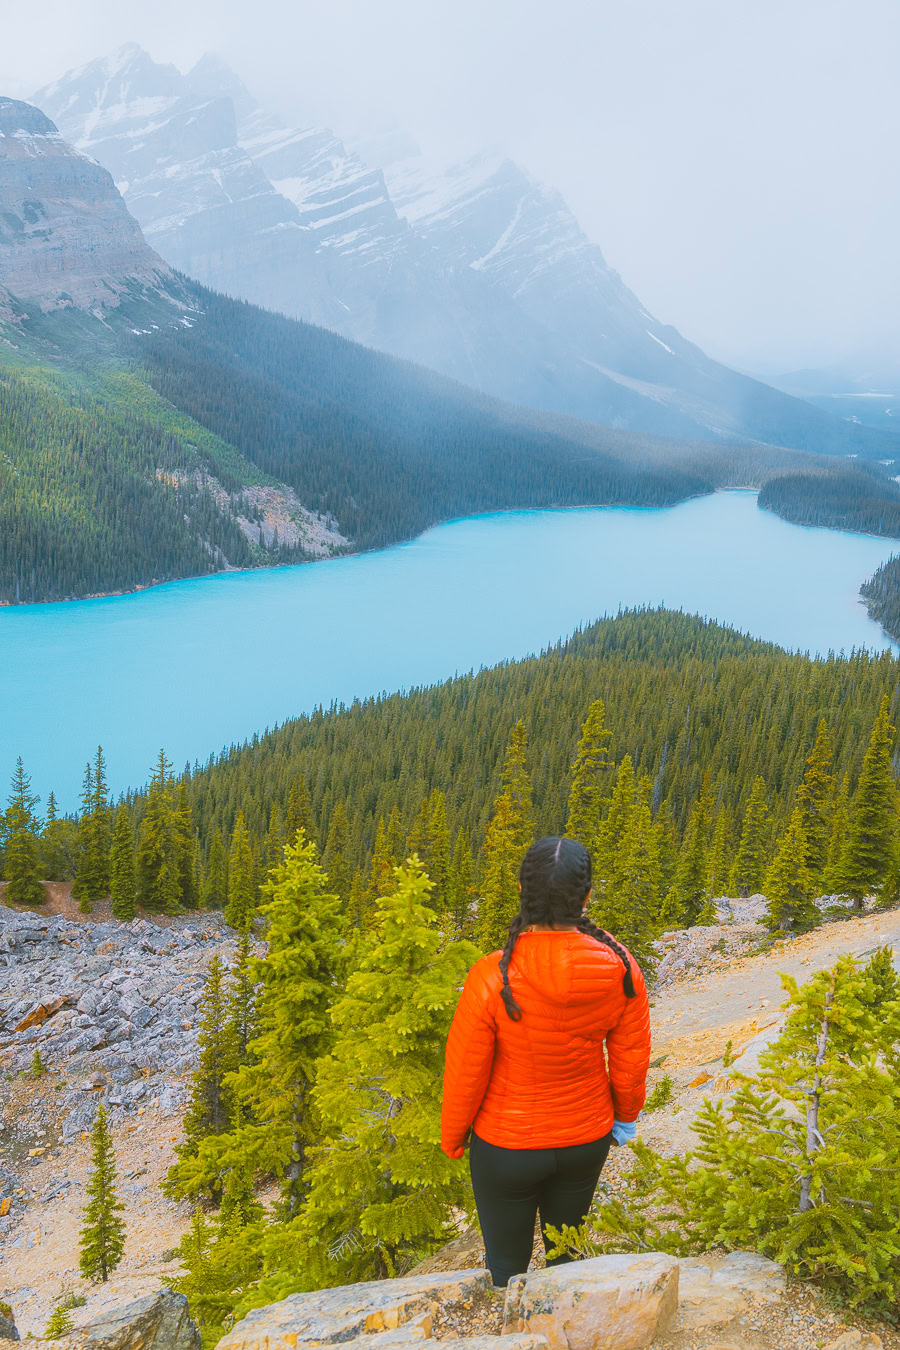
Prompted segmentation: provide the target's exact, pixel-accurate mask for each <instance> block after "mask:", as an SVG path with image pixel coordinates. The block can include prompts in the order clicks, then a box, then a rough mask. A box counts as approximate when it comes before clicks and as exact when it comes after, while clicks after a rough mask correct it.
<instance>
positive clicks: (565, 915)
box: [500, 835, 636, 1022]
mask: <svg viewBox="0 0 900 1350" xmlns="http://www.w3.org/2000/svg"><path fill="white" fill-rule="evenodd" d="M519 882H520V883H521V887H522V899H521V902H520V905H519V912H518V914H516V915H515V917H514V918H513V920H512V922H511V923H510V925H509V936H508V937H507V939H506V946H505V947H504V948H503V954H502V955H501V957H500V974H501V975H502V976H503V988H502V989H501V991H500V993H501V997H502V999H503V1003H504V1006H505V1008H506V1011H507V1014H508V1015H509V1016H510V1017H511V1018H512V1020H513V1021H514V1022H518V1021H519V1020H520V1019H521V1016H522V1009H521V1008H520V1007H519V1005H518V1003H517V1002H516V1000H515V998H514V997H513V992H512V989H511V988H510V986H509V963H510V961H511V960H512V954H513V951H514V949H515V945H516V941H517V939H518V937H519V934H520V933H523V932H524V931H525V929H526V928H530V927H531V925H532V924H533V923H539V924H548V925H551V926H556V925H559V926H560V927H566V926H571V927H573V928H577V930H578V932H579V933H585V934H586V935H587V936H588V937H592V938H594V939H595V940H596V941H597V942H602V943H603V945H604V946H605V947H609V948H610V949H611V950H612V951H614V952H615V954H616V956H618V958H619V960H620V961H621V962H622V965H623V966H624V967H625V975H624V979H623V988H624V990H625V997H626V998H634V997H635V993H636V991H635V987H634V978H633V976H632V973H631V962H630V961H629V959H628V953H627V952H626V950H625V948H624V947H621V946H620V945H619V943H618V942H616V941H615V939H614V938H612V937H611V936H610V935H609V933H607V932H605V931H604V929H602V928H598V927H597V925H596V924H594V923H592V922H591V920H590V919H589V918H588V917H587V915H586V914H585V913H584V908H583V906H584V901H585V897H586V896H587V894H588V891H589V890H590V889H591V855H590V854H589V853H588V851H587V849H586V848H585V847H584V845H583V844H579V843H578V842H577V840H575V839H561V838H559V837H558V836H557V835H548V836H547V837H546V838H544V839H539V840H538V841H537V843H536V844H532V846H531V848H530V849H529V850H528V852H527V853H526V854H525V857H524V858H523V859H522V865H521V867H520V868H519Z"/></svg>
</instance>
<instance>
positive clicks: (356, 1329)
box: [217, 1270, 524, 1350]
mask: <svg viewBox="0 0 900 1350" xmlns="http://www.w3.org/2000/svg"><path fill="white" fill-rule="evenodd" d="M490 1288H491V1277H490V1275H489V1274H488V1272H487V1271H486V1270H448V1271H444V1272H442V1273H440V1274H435V1275H407V1276H405V1277H401V1278H400V1279H396V1280H369V1281H366V1282H365V1283H362V1284H347V1285H342V1286H339V1287H338V1288H337V1289H320V1290H317V1291H316V1292H314V1293H311V1294H291V1295H290V1296H289V1297H288V1298H284V1299H282V1300H281V1302H280V1303H273V1304H270V1305H269V1307H267V1308H256V1309H254V1311H253V1312H251V1313H248V1314H247V1316H246V1317H244V1318H242V1320H241V1321H240V1322H238V1323H236V1325H235V1326H234V1327H233V1328H232V1330H231V1331H229V1332H228V1334H227V1335H226V1336H224V1337H223V1338H222V1340H221V1341H219V1344H218V1347H217V1350H301V1348H302V1347H303V1346H309V1345H319V1346H321V1345H334V1344H336V1343H338V1342H341V1343H346V1342H350V1341H354V1340H357V1339H359V1340H365V1344H366V1347H371V1350H376V1346H377V1342H376V1341H375V1340H374V1338H373V1334H378V1333H384V1332H394V1333H396V1331H397V1329H398V1328H401V1329H404V1330H406V1331H408V1330H409V1329H410V1328H409V1324H410V1323H416V1324H417V1325H418V1326H419V1327H420V1328H421V1331H422V1333H423V1334H424V1335H426V1336H427V1335H430V1333H431V1314H432V1313H433V1312H434V1311H435V1310H436V1309H437V1307H438V1306H439V1305H440V1304H442V1303H449V1302H460V1301H465V1300H466V1299H472V1298H475V1297H476V1296H478V1295H479V1294H485V1293H487V1292H488V1291H489V1290H490ZM386 1339H387V1340H390V1341H391V1342H392V1343H394V1342H395V1341H396V1337H387V1338H386ZM404 1339H406V1338H405V1337H404ZM522 1350H524V1347H523V1348H522Z"/></svg>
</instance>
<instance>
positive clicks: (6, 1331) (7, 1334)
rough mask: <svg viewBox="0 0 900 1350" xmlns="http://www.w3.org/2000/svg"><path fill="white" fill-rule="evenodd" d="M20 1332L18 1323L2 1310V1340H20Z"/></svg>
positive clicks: (0, 1319)
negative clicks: (17, 1328) (17, 1327)
mask: <svg viewBox="0 0 900 1350" xmlns="http://www.w3.org/2000/svg"><path fill="white" fill-rule="evenodd" d="M18 1339H19V1333H18V1331H16V1324H15V1322H13V1320H12V1319H11V1318H9V1317H7V1316H6V1314H5V1313H3V1312H0V1341H6V1342H8V1343H10V1344H11V1343H12V1342H13V1341H18Z"/></svg>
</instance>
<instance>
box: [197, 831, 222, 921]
mask: <svg viewBox="0 0 900 1350" xmlns="http://www.w3.org/2000/svg"><path fill="white" fill-rule="evenodd" d="M200 899H201V903H202V905H203V908H204V909H224V908H225V906H226V904H227V903H228V855H227V853H226V852H225V845H224V844H223V843H222V832H221V830H215V831H214V832H213V837H212V841H211V843H210V846H209V856H208V858H207V859H206V870H205V873H204V876H203V886H202V889H201V892H200Z"/></svg>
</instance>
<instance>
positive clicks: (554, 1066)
mask: <svg viewBox="0 0 900 1350" xmlns="http://www.w3.org/2000/svg"><path fill="white" fill-rule="evenodd" d="M499 961H500V952H492V953H491V955H490V956H485V957H482V959H481V960H480V961H478V962H476V964H475V965H474V966H473V967H472V969H471V970H470V971H469V975H468V978H467V980H466V983H465V987H464V988H463V991H462V996H461V997H460V1000H459V1005H458V1007H457V1009H456V1012H455V1014H454V1016H453V1022H452V1025H451V1027H450V1035H449V1037H448V1040H447V1054H446V1064H445V1069H444V1101H443V1108H442V1111H441V1148H442V1149H443V1150H444V1152H445V1153H446V1154H447V1155H448V1157H451V1158H461V1157H462V1155H463V1149H464V1147H465V1143H466V1139H467V1137H468V1134H469V1130H470V1129H471V1128H473V1127H474V1129H475V1133H476V1134H477V1135H478V1136H479V1138H481V1139H484V1140H485V1141H486V1142H487V1143H489V1144H498V1145H500V1147H501V1148H565V1147H567V1146H568V1145H570V1144H587V1143H590V1142H591V1141H592V1140H594V1139H600V1138H601V1137H602V1136H603V1135H605V1134H608V1133H609V1131H610V1130H611V1129H612V1126H613V1119H614V1118H615V1119H616V1120H621V1121H631V1120H636V1119H637V1116H638V1114H639V1112H640V1109H641V1107H642V1106H643V1104H644V1096H645V1080H646V1076H647V1067H648V1065H649V1062H650V1009H649V1005H648V1002H647V990H646V987H645V985H644V980H643V976H642V975H641V972H640V969H639V967H638V964H637V962H636V961H635V960H634V958H633V957H631V969H632V974H633V977H634V987H635V989H636V991H637V997H636V998H626V997H625V991H624V989H623V987H622V980H623V975H624V968H623V966H622V962H621V960H620V959H619V957H618V956H617V955H616V954H615V952H613V951H611V950H610V948H609V947H605V946H603V944H602V943H600V942H597V940H596V939H595V938H592V937H588V936H586V935H585V934H583V933H577V932H573V931H571V930H557V931H556V932H526V933H522V934H521V936H520V937H519V940H518V942H517V943H516V946H515V950H514V951H513V957H512V960H511V962H510V966H509V983H510V987H511V988H512V991H513V994H514V996H515V1000H516V1002H517V1003H518V1005H519V1007H520V1008H521V1009H522V1018H521V1021H518V1022H514V1021H513V1020H512V1018H511V1017H509V1016H508V1015H507V1012H506V1008H505V1007H504V1005H503V1000H502V999H501V997H500V990H501V989H502V987H503V980H502V977H501V975H500V968H499ZM604 1042H605V1043H606V1058H607V1059H608V1061H609V1072H608V1073H607V1066H606V1063H605V1062H604V1056H603V1045H604Z"/></svg>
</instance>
